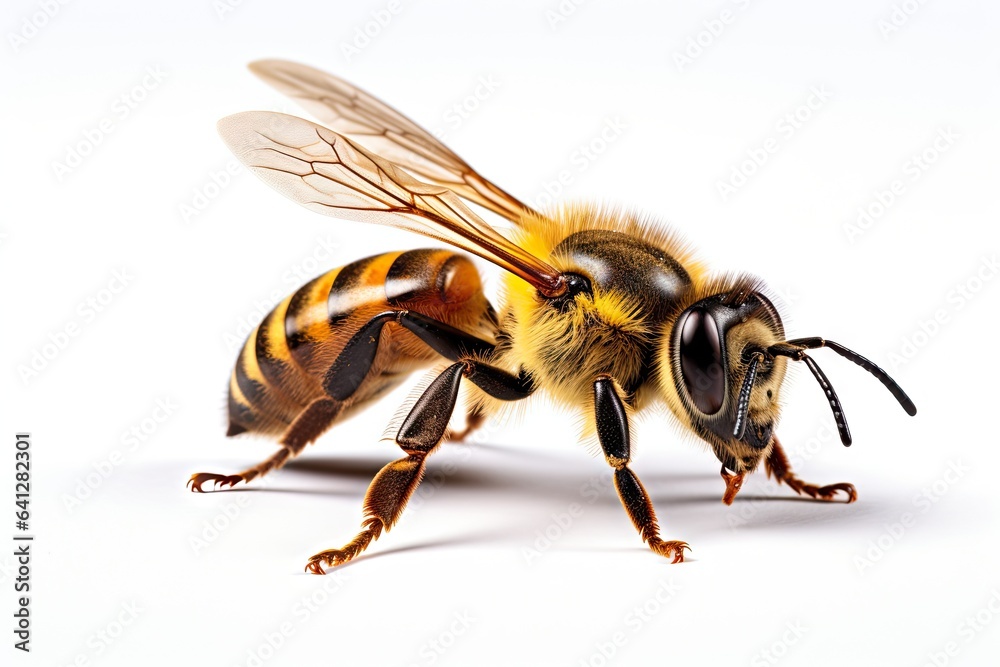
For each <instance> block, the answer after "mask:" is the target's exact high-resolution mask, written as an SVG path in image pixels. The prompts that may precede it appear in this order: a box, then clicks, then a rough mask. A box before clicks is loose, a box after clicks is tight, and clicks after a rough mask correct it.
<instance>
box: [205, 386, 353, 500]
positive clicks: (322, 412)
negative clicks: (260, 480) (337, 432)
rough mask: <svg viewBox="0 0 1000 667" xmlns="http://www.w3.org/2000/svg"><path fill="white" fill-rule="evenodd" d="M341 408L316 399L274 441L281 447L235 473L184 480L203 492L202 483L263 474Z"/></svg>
mask: <svg viewBox="0 0 1000 667" xmlns="http://www.w3.org/2000/svg"><path fill="white" fill-rule="evenodd" d="M342 409H343V403H340V402H338V401H334V400H332V399H329V398H317V399H316V400H314V401H312V402H311V403H310V404H309V405H307V406H306V407H305V409H303V410H302V412H300V413H299V415H298V416H297V417H296V418H295V419H294V420H293V421H292V423H291V424H289V425H288V428H287V429H285V432H284V433H283V434H282V435H281V438H280V439H279V440H278V443H279V444H280V445H281V449H279V450H278V451H277V452H275V453H274V455H273V456H271V457H270V458H268V459H266V460H265V461H264V462H262V463H258V464H257V465H255V466H254V467H252V468H247V469H246V470H244V471H243V472H240V473H237V474H235V475H220V474H218V473H212V472H199V473H195V474H194V475H191V478H190V479H189V480H188V485H189V486H190V487H191V490H192V491H197V492H203V491H204V489H202V488H201V486H202V484H205V483H206V482H213V483H214V486H222V487H226V486H235V485H236V484H238V483H239V482H250V480H252V479H255V478H257V477H263V476H264V475H266V474H267V473H269V472H270V471H272V470H276V469H278V468H280V467H281V466H283V465H285V463H287V462H288V461H289V460H291V459H293V458H295V457H296V456H298V455H299V453H301V452H302V450H303V449H304V448H305V446H306V445H308V444H309V443H310V442H312V441H313V440H315V439H316V438H318V437H319V436H320V435H322V434H323V432H324V431H325V430H326V429H327V428H329V427H330V425H331V424H332V423H333V422H334V421H336V419H337V417H338V416H339V415H340V412H341V410H342Z"/></svg>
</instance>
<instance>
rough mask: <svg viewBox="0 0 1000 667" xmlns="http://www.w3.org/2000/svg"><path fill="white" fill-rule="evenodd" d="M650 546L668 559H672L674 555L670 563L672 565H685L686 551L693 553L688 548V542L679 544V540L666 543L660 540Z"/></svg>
mask: <svg viewBox="0 0 1000 667" xmlns="http://www.w3.org/2000/svg"><path fill="white" fill-rule="evenodd" d="M649 546H650V548H651V549H652V550H653V551H654V552H656V553H658V554H659V555H661V556H664V557H666V558H670V556H671V555H672V556H673V560H672V561H670V562H671V563H683V562H684V550H685V549H687V550H688V551H691V547H689V546H688V543H687V542H679V541H677V540H673V541H670V542H664V541H663V540H659V539H658V540H656V541H655V542H650V543H649Z"/></svg>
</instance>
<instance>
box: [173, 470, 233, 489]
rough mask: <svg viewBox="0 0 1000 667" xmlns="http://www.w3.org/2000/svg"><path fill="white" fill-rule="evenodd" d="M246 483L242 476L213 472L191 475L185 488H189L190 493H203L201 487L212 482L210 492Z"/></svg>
mask: <svg viewBox="0 0 1000 667" xmlns="http://www.w3.org/2000/svg"><path fill="white" fill-rule="evenodd" d="M243 481H246V480H245V478H244V477H243V475H219V474H216V473H214V472H198V473H195V474H193V475H191V478H190V479H189V480H188V481H187V484H186V485H185V486H189V487H191V490H192V491H195V492H197V493H204V492H205V489H203V488H201V485H202V484H204V483H205V482H214V484H213V485H212V490H213V491H214V490H215V489H216V488H218V487H220V486H221V487H222V488H225V487H227V486H236V484H237V483H239V482H243Z"/></svg>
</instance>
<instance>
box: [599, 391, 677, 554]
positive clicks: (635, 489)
mask: <svg viewBox="0 0 1000 667" xmlns="http://www.w3.org/2000/svg"><path fill="white" fill-rule="evenodd" d="M594 410H595V413H596V417H597V439H598V440H599V441H600V443H601V449H603V450H604V458H605V459H607V461H608V463H609V464H610V465H611V467H613V468H614V469H615V477H614V479H615V489H617V490H618V497H619V498H620V499H621V501H622V505H624V506H625V511H626V512H628V516H629V518H630V519H632V523H633V525H635V527H636V530H638V531H639V535H640V537H642V540H643V541H644V542H645V543H646V544H648V545H649V548H650V549H652V550H653V552H654V553H657V554H659V555H661V556H666V557H667V558H670V557H671V556H673V562H674V563H681V562H683V561H684V550H685V549H688V550H690V549H691V547H689V546H688V545H687V542H679V541H676V540H671V541H669V542H668V541H665V540H663V539H661V538H660V526H659V524H658V523H657V522H656V512H655V511H654V510H653V503H652V501H650V499H649V494H647V493H646V489H645V488H643V486H642V482H640V481H639V478H638V477H637V476H636V474H635V473H634V472H632V470H631V469H630V468H629V467H628V464H629V461H630V460H631V458H632V451H631V450H632V446H631V442H630V440H629V432H628V416H627V415H626V414H625V405H624V404H623V403H622V399H621V397H620V396H619V395H618V390H617V389H616V388H615V384H614V382H613V381H612V380H611V378H610V377H607V376H602V377H599V378H598V379H597V380H595V381H594Z"/></svg>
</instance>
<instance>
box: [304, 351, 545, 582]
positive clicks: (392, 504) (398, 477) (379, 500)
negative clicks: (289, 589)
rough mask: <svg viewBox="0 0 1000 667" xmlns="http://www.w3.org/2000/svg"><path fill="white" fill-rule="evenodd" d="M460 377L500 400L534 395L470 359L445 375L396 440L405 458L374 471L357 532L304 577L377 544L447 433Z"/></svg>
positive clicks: (527, 384) (518, 381)
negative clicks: (428, 459)
mask: <svg viewBox="0 0 1000 667" xmlns="http://www.w3.org/2000/svg"><path fill="white" fill-rule="evenodd" d="M463 377H466V378H468V379H470V380H472V381H473V382H474V383H475V384H476V385H477V386H479V387H480V388H482V389H483V390H484V391H486V392H487V393H489V394H490V395H492V396H494V397H496V398H500V399H501V400H517V399H518V398H525V397H526V396H528V395H530V394H531V392H532V391H533V390H534V387H533V385H532V384H531V381H530V380H529V379H527V378H526V377H525V376H524V375H512V374H510V373H508V372H506V371H503V370H500V369H498V368H494V367H492V366H489V365H488V364H485V363H482V362H478V361H475V360H471V359H469V360H463V361H459V362H457V363H455V364H452V365H451V366H449V367H448V368H447V369H445V370H444V372H442V373H441V374H440V375H438V376H437V377H436V378H435V379H434V381H433V382H432V383H431V384H430V385H429V386H428V387H427V389H425V390H424V393H423V394H421V396H420V398H419V399H417V402H416V403H415V404H414V406H413V408H412V409H411V410H410V412H409V414H407V416H406V419H405V420H404V421H403V425H402V426H400V428H399V432H398V433H397V434H396V444H397V445H399V447H400V449H402V450H403V451H404V452H406V456H404V457H403V458H401V459H397V460H396V461H393V462H391V463H389V464H388V465H386V466H385V467H384V468H382V469H381V470H380V471H378V473H377V474H376V475H375V478H374V479H373V480H372V483H371V484H370V485H369V486H368V491H367V492H366V493H365V500H364V519H363V520H362V523H361V532H360V533H358V534H357V536H355V538H354V539H353V540H351V541H350V542H348V543H347V544H346V545H344V546H343V547H341V548H340V549H328V550H326V551H321V552H320V553H318V554H316V555H315V556H313V557H312V558H310V559H309V562H308V563H307V564H306V570H307V571H308V572H312V573H313V574H323V573H324V570H323V565H324V564H325V565H327V566H337V565H341V564H343V563H346V562H348V561H350V560H351V559H353V558H355V557H356V556H357V555H358V554H360V553H361V552H363V551H364V550H365V549H366V548H368V545H369V544H371V543H372V542H374V541H375V540H376V539H378V537H379V536H380V535H381V534H382V531H383V530H384V531H386V532H388V531H389V529H391V528H392V526H393V525H395V523H396V521H397V520H398V519H399V517H400V515H401V514H402V513H403V509H405V507H406V503H407V501H409V499H410V496H412V495H413V492H414V491H415V490H416V489H417V486H418V485H419V484H420V479H421V477H423V474H424V468H425V461H426V459H427V457H428V456H429V455H430V454H431V453H432V452H433V451H434V450H436V449H437V447H438V445H439V444H440V443H441V440H442V438H443V437H444V434H445V431H446V430H447V429H448V422H449V420H450V419H451V415H452V412H454V410H455V403H456V402H457V401H458V388H459V385H460V384H461V382H462V378H463Z"/></svg>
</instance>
